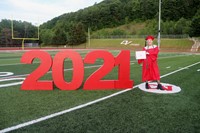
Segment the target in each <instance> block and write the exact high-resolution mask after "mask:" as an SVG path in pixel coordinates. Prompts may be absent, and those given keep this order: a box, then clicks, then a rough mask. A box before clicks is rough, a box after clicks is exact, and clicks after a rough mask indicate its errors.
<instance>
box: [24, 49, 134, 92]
mask: <svg viewBox="0 0 200 133" xmlns="http://www.w3.org/2000/svg"><path fill="white" fill-rule="evenodd" d="M36 58H38V59H40V65H39V67H38V68H37V69H36V70H34V71H33V72H32V73H31V74H30V75H28V76H27V78H26V79H25V80H24V82H23V84H22V86H21V89H22V90H53V84H54V85H56V86H57V87H58V88H59V89H60V90H77V89H78V88H79V87H80V86H81V85H82V83H83V80H84V64H94V63H95V61H96V60H97V59H99V58H100V59H103V60H104V63H103V65H102V66H101V67H100V68H99V69H97V70H96V71H95V72H94V73H92V74H91V75H90V76H89V77H88V78H87V79H86V81H85V82H84V85H83V89H84V90H106V89H126V88H131V87H132V86H133V83H134V82H133V80H130V51H129V50H122V51H121V52H120V53H119V55H118V56H117V57H114V56H113V55H112V54H111V53H110V52H108V51H105V50H95V51H91V52H89V53H88V54H87V55H86V57H85V58H84V59H82V57H81V55H80V54H79V53H77V52H75V51H72V50H65V51H61V52H58V53H57V54H56V55H55V57H54V58H53V59H52V57H51V55H50V54H49V53H47V52H45V51H29V52H26V53H24V54H23V56H22V58H21V63H25V64H32V62H33V60H34V59H36ZM66 59H70V60H71V61H72V64H73V69H72V71H73V75H72V80H71V82H67V81H65V78H64V61H65V60H66ZM114 67H118V79H117V80H103V79H102V78H103V77H105V76H106V75H108V74H109V73H110V72H111V71H112V70H113V68H114ZM50 68H52V79H53V80H39V79H40V78H41V77H42V76H44V75H45V74H46V73H47V72H48V71H49V70H50Z"/></svg>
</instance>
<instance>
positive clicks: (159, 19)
mask: <svg viewBox="0 0 200 133" xmlns="http://www.w3.org/2000/svg"><path fill="white" fill-rule="evenodd" d="M161 2H162V1H161V0H159V18H158V47H159V48H160V21H161Z"/></svg>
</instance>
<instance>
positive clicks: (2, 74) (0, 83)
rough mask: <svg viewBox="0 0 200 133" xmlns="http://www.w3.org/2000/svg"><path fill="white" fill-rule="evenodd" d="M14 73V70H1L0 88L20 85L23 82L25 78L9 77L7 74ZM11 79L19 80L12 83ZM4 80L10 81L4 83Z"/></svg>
mask: <svg viewBox="0 0 200 133" xmlns="http://www.w3.org/2000/svg"><path fill="white" fill-rule="evenodd" d="M13 74H14V73H12V72H0V78H1V77H2V79H0V88H3V87H9V86H15V85H20V84H22V83H23V81H24V80H25V78H9V77H7V76H11V75H13ZM18 80H19V81H18ZM10 81H17V82H12V83H10ZM3 82H9V83H5V84H3Z"/></svg>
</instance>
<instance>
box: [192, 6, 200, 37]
mask: <svg viewBox="0 0 200 133" xmlns="http://www.w3.org/2000/svg"><path fill="white" fill-rule="evenodd" d="M190 35H191V36H200V9H199V10H198V11H197V13H196V14H195V16H194V17H193V18H192V22H191V31H190Z"/></svg>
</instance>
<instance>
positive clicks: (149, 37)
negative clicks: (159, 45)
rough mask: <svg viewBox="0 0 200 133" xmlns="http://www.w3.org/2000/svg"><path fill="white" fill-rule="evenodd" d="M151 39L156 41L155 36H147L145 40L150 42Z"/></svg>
mask: <svg viewBox="0 0 200 133" xmlns="http://www.w3.org/2000/svg"><path fill="white" fill-rule="evenodd" d="M149 39H151V40H154V37H153V36H147V37H146V39H145V40H149Z"/></svg>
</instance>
